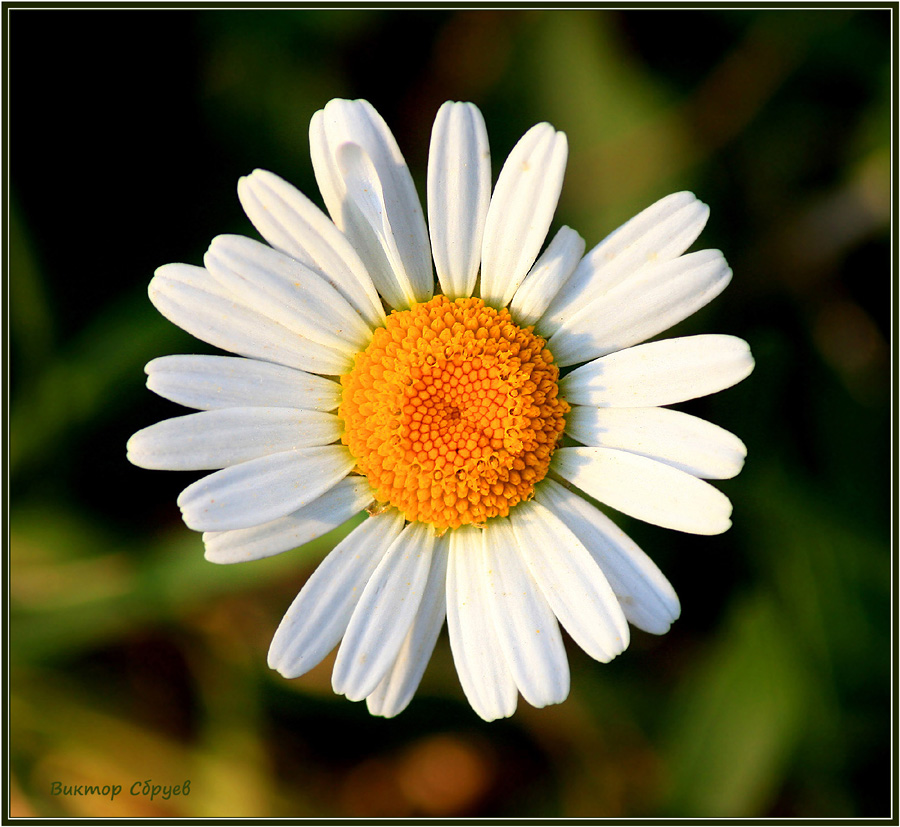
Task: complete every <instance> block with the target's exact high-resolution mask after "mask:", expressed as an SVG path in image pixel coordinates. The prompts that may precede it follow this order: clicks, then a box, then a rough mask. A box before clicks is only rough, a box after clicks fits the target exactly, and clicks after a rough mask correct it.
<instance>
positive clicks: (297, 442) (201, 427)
mask: <svg viewBox="0 0 900 827" xmlns="http://www.w3.org/2000/svg"><path fill="white" fill-rule="evenodd" d="M342 430H343V426H342V423H341V420H340V419H338V418H337V417H336V416H335V415H334V414H328V413H322V412H321V411H301V410H295V409H292V408H224V409H222V410H217V411H202V412H201V413H195V414H188V415H187V416H176V417H173V418H172V419H165V420H163V421H162V422H157V423H156V424H155V425H151V426H150V427H149V428H144V429H143V430H141V431H138V432H137V433H136V434H135V435H134V436H132V437H131V439H129V440H128V460H129V461H130V462H133V463H134V464H135V465H139V466H140V467H141V468H159V469H166V470H169V471H206V470H210V469H214V468H227V467H228V466H229V465H237V464H238V463H240V462H247V460H251V459H256V458H257V457H263V456H266V455H267V454H278V453H281V452H282V451H291V450H293V449H294V448H310V447H312V446H314V445H328V444H329V443H331V442H334V441H335V440H338V439H340V438H341V432H342Z"/></svg>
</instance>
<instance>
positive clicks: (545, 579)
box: [511, 501, 630, 663]
mask: <svg viewBox="0 0 900 827" xmlns="http://www.w3.org/2000/svg"><path fill="white" fill-rule="evenodd" d="M511 522H512V526H513V530H514V531H515V534H516V539H517V540H518V541H519V548H520V549H521V551H522V556H523V557H524V559H525V562H526V563H527V565H528V570H529V571H530V573H531V576H532V577H533V578H534V580H535V581H536V582H537V584H538V585H539V586H540V589H541V591H542V592H543V593H544V597H545V598H546V599H547V602H548V603H549V604H550V608H551V609H553V612H554V614H555V615H556V616H557V617H558V618H559V622H560V623H562V625H563V626H564V627H565V629H566V631H567V632H568V633H569V634H570V635H571V636H572V640H574V641H575V642H576V643H577V644H578V645H579V646H580V647H581V648H582V649H584V651H585V652H587V653H588V654H589V655H590V656H591V657H592V658H595V659H596V660H599V661H603V662H604V663H606V662H607V661H610V660H612V659H613V658H614V657H615V656H616V655H618V654H619V653H620V652H622V651H623V650H624V649H625V648H626V647H627V646H628V641H629V639H630V638H629V631H628V621H626V619H625V615H624V614H623V613H622V609H621V607H620V606H619V601H618V600H617V599H616V596H615V594H613V591H612V589H611V588H610V585H609V583H608V582H607V581H606V577H605V576H604V575H603V572H602V571H601V570H600V567H599V566H598V565H597V564H596V562H594V560H593V558H592V557H591V555H590V554H589V553H588V551H587V550H586V549H585V547H584V546H583V545H582V543H581V542H580V541H579V539H578V538H577V537H576V536H575V535H574V534H573V533H572V532H571V531H569V529H568V528H567V527H566V526H565V524H564V523H563V522H562V520H560V518H559V517H557V516H556V515H555V514H554V513H553V512H552V511H550V510H548V509H546V508H544V507H543V506H542V505H539V504H538V503H536V502H534V501H531V502H527V503H520V504H519V505H517V506H516V507H515V509H513V511H512V512H511Z"/></svg>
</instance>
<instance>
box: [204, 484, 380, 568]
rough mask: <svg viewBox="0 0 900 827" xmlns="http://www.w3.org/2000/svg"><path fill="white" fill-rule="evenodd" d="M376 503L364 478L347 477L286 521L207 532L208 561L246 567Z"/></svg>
mask: <svg viewBox="0 0 900 827" xmlns="http://www.w3.org/2000/svg"><path fill="white" fill-rule="evenodd" d="M373 499H374V494H373V493H372V486H371V485H369V481H368V480H367V479H366V478H365V477H344V479H342V480H341V481H340V482H338V483H337V485H335V486H334V488H331V489H330V490H328V491H326V492H325V493H324V494H322V496H321V497H318V498H317V499H315V500H313V501H312V502H311V503H309V504H308V505H304V506H303V507H302V508H299V509H298V510H297V511H294V512H293V513H291V514H288V515H287V516H286V517H279V518H278V519H277V520H272V522H269V523H263V524H262V525H258V526H254V527H253V528H238V529H235V530H233V531H207V532H206V533H205V534H204V535H203V544H204V546H206V554H205V556H206V559H207V560H209V561H210V562H211V563H243V562H245V561H247V560H260V559H262V558H263V557H272V556H273V555H275V554H281V552H283V551H288V550H290V549H293V548H298V547H299V546H302V545H305V544H306V543H309V542H311V541H312V540H315V539H316V538H317V537H321V536H322V535H323V534H326V533H328V532H329V531H331V530H332V529H334V528H337V527H338V526H339V525H343V524H344V523H345V522H346V521H347V520H349V519H350V518H351V517H353V516H354V515H355V514H358V513H359V512H360V511H362V510H363V509H364V508H366V506H368V505H369V504H370V503H371V502H372V500H373Z"/></svg>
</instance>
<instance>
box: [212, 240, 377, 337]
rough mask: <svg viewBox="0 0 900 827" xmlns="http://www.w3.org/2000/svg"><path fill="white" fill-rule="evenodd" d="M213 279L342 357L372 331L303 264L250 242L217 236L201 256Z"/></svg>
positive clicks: (251, 304)
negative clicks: (342, 354) (341, 354)
mask: <svg viewBox="0 0 900 827" xmlns="http://www.w3.org/2000/svg"><path fill="white" fill-rule="evenodd" d="M203 263H204V264H205V265H206V269H207V270H209V272H210V274H211V275H212V277H213V278H214V279H216V281H218V282H219V283H220V284H221V285H222V286H223V287H225V289H226V290H229V291H230V292H231V293H233V294H234V295H235V296H237V297H238V298H239V299H240V300H241V301H243V302H244V303H245V304H246V305H247V306H248V307H252V308H253V309H254V310H256V311H258V312H259V313H262V314H263V315H265V316H268V317H269V318H270V319H273V320H274V321H276V322H278V323H279V324H282V325H284V326H285V327H286V328H287V329H288V330H291V331H293V332H294V333H298V334H299V335H300V336H304V337H305V338H307V339H312V341H314V342H318V343H319V344H322V345H325V346H326V347H330V348H332V349H334V350H336V351H338V352H341V353H350V354H352V353H355V352H356V351H357V350H361V349H362V348H364V347H365V346H366V345H368V343H369V342H370V341H371V339H372V331H371V329H370V328H369V326H368V325H367V324H366V323H365V322H364V321H363V319H362V317H361V316H360V315H359V313H357V312H356V311H355V310H354V309H353V307H352V306H351V304H350V303H349V302H348V301H347V300H346V299H345V298H344V297H343V296H342V295H341V294H340V293H339V292H338V291H337V290H336V289H335V288H334V287H332V286H331V285H330V284H329V283H328V282H327V281H325V279H323V278H322V277H321V276H320V275H319V274H318V273H316V272H315V271H314V270H311V269H310V268H309V267H307V266H306V265H305V264H301V263H300V262H299V261H295V260H294V259H292V258H290V257H289V256H286V255H285V254H284V253H280V252H278V250H273V249H272V248H271V247H269V246H268V245H267V244H261V243H260V242H258V241H254V240H253V239H251V238H244V237H243V236H239V235H220V236H218V237H216V238H214V239H213V241H212V244H210V246H209V250H207V252H206V255H205V256H204V257H203Z"/></svg>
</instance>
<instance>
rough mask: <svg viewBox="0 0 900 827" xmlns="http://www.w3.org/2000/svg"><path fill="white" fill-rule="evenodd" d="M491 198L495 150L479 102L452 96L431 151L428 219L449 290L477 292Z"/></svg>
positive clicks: (438, 122)
mask: <svg viewBox="0 0 900 827" xmlns="http://www.w3.org/2000/svg"><path fill="white" fill-rule="evenodd" d="M490 202H491V150H490V146H489V145H488V136H487V128H486V127H485V125H484V118H483V117H482V116H481V112H479V111H478V107H476V106H475V105H474V104H471V103H452V102H450V101H447V103H445V104H444V105H443V106H442V107H441V108H440V109H439V110H438V113H437V117H436V118H435V121H434V128H433V129H432V132H431V148H430V149H429V152H428V224H429V227H430V229H431V249H432V251H433V253H434V264H435V269H436V270H437V275H438V279H439V280H440V283H441V288H442V289H443V291H444V294H445V295H446V296H447V297H448V298H450V299H457V298H463V297H468V296H471V295H472V293H473V292H474V290H475V280H476V279H477V278H478V268H479V265H480V264H481V241H482V238H483V236H484V221H485V218H486V217H487V211H488V205H489V204H490Z"/></svg>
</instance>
